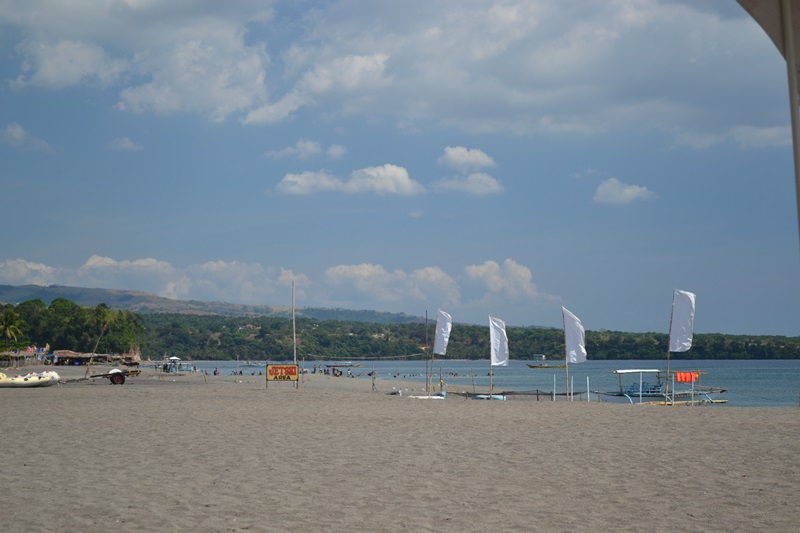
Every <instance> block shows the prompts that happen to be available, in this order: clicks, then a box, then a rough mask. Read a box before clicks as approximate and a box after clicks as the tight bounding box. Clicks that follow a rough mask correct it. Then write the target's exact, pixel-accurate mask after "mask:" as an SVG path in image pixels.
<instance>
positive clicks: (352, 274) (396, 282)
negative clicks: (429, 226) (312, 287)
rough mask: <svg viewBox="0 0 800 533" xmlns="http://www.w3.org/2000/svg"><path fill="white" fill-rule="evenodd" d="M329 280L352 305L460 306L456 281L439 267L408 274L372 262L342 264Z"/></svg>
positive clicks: (333, 269)
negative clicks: (433, 302) (437, 303)
mask: <svg viewBox="0 0 800 533" xmlns="http://www.w3.org/2000/svg"><path fill="white" fill-rule="evenodd" d="M325 281H326V283H327V284H328V285H330V286H331V287H332V288H333V289H334V290H335V291H336V293H337V294H342V295H344V294H348V296H346V297H347V298H349V301H350V303H353V302H357V301H370V302H373V303H380V304H382V305H386V304H391V303H396V302H405V303H409V302H412V303H413V302H426V301H430V300H433V301H437V302H441V305H457V304H458V303H459V302H460V295H459V291H458V286H457V284H456V282H455V280H454V279H453V278H452V277H450V276H449V275H448V274H446V273H445V272H444V271H443V270H442V269H441V268H438V267H426V268H422V269H419V270H414V271H412V272H410V273H406V272H404V271H402V270H393V271H388V270H386V268H384V267H383V266H382V265H376V264H371V263H361V264H357V265H338V266H334V267H330V268H328V269H327V270H325Z"/></svg>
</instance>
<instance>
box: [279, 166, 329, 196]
mask: <svg viewBox="0 0 800 533" xmlns="http://www.w3.org/2000/svg"><path fill="white" fill-rule="evenodd" d="M343 189H344V184H343V183H342V181H341V180H340V179H338V178H336V177H335V176H332V175H330V174H328V173H327V172H324V171H319V172H301V173H300V174H286V175H285V176H284V177H283V179H282V180H281V181H280V183H278V191H279V192H282V193H283V194H294V195H307V194H313V193H317V192H328V191H341V190H343Z"/></svg>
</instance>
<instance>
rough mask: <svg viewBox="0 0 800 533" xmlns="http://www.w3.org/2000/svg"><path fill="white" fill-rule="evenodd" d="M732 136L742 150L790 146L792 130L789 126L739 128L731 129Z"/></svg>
mask: <svg viewBox="0 0 800 533" xmlns="http://www.w3.org/2000/svg"><path fill="white" fill-rule="evenodd" d="M732 135H733V138H734V139H735V140H736V142H737V143H738V144H739V146H741V147H743V148H763V147H767V146H789V145H791V144H792V130H791V128H790V127H789V126H775V127H756V126H739V127H736V128H734V129H733V132H732Z"/></svg>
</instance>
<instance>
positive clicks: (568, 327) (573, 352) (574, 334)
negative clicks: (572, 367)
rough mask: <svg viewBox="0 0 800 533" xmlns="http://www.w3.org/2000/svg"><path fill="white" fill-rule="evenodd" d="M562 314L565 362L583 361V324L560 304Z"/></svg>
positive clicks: (584, 355) (584, 358)
mask: <svg viewBox="0 0 800 533" xmlns="http://www.w3.org/2000/svg"><path fill="white" fill-rule="evenodd" d="M561 312H562V313H563V314H564V344H565V345H566V352H567V363H583V362H584V361H586V341H585V340H584V335H585V333H586V332H585V331H584V329H583V324H581V321H580V320H578V317H576V316H575V315H573V314H572V313H570V312H569V311H568V310H567V308H566V307H564V306H561Z"/></svg>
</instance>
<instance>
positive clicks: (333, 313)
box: [0, 285, 425, 324]
mask: <svg viewBox="0 0 800 533" xmlns="http://www.w3.org/2000/svg"><path fill="white" fill-rule="evenodd" d="M57 298H65V299H67V300H70V301H72V302H75V303H76V304H78V305H81V306H85V307H96V306H98V305H100V304H106V305H107V306H108V307H110V308H111V309H117V310H121V311H132V312H135V313H141V314H148V313H182V314H205V315H223V316H286V317H289V316H291V314H292V309H291V307H285V306H268V305H243V304H230V303H225V302H201V301H199V300H173V299H171V298H164V297H162V296H156V295H155V294H150V293H147V292H141V291H124V290H116V289H90V288H85V287H67V286H64V285H50V286H48V287H42V286H40V285H19V286H14V285H0V302H4V303H12V304H20V303H22V302H26V301H28V300H36V299H39V300H42V301H43V302H44V303H45V304H46V305H50V303H51V302H52V301H53V300H55V299H57ZM295 314H296V315H297V316H303V317H306V318H316V319H318V320H349V321H356V322H378V323H386V324H398V323H400V324H402V323H410V322H421V321H424V320H425V319H424V317H418V316H412V315H407V314H405V313H382V312H378V311H370V310H350V309H326V308H317V307H300V308H297V309H296V310H295Z"/></svg>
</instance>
